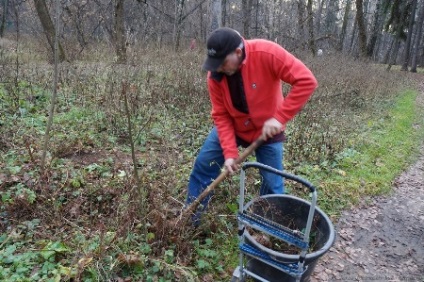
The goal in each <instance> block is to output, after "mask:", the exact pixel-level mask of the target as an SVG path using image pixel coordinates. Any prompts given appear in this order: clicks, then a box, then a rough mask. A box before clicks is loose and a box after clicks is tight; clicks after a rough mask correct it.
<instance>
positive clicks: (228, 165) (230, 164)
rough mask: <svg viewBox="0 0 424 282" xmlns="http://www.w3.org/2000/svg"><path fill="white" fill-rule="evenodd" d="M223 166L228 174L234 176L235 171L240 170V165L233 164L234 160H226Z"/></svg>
mask: <svg viewBox="0 0 424 282" xmlns="http://www.w3.org/2000/svg"><path fill="white" fill-rule="evenodd" d="M224 166H225V169H226V170H228V172H229V173H230V174H234V173H235V172H236V171H237V170H239V169H240V165H238V164H236V163H235V159H226V160H225V163H224Z"/></svg>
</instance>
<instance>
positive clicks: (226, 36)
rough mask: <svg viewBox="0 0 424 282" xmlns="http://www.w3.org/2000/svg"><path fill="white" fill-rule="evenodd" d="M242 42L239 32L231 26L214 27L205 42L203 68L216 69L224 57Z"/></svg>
mask: <svg viewBox="0 0 424 282" xmlns="http://www.w3.org/2000/svg"><path fill="white" fill-rule="evenodd" d="M242 42H243V39H242V37H241V35H240V33H238V32H237V31H235V30H234V29H232V28H228V27H222V28H218V29H215V30H214V31H213V32H212V33H211V35H210V36H209V38H208V41H207V43H206V48H207V49H208V57H207V58H206V61H205V63H204V64H203V69H204V70H208V71H216V70H217V69H218V68H219V66H220V65H221V64H222V63H223V62H224V60H225V57H227V55H228V54H230V53H231V52H233V51H234V50H236V49H237V47H239V46H240V44H241V43H242Z"/></svg>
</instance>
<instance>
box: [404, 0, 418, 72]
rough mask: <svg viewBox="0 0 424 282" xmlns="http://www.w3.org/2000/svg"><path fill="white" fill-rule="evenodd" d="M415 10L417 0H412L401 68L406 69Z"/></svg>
mask: <svg viewBox="0 0 424 282" xmlns="http://www.w3.org/2000/svg"><path fill="white" fill-rule="evenodd" d="M416 10H417V0H412V7H411V15H410V18H409V26H408V37H407V38H406V46H405V53H404V55H403V64H402V68H401V70H403V71H408V63H409V59H410V55H411V41H412V34H413V29H414V21H415V11H416Z"/></svg>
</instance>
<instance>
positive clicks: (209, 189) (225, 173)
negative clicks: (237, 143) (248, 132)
mask: <svg viewBox="0 0 424 282" xmlns="http://www.w3.org/2000/svg"><path fill="white" fill-rule="evenodd" d="M263 143H264V139H262V137H259V138H258V139H256V140H255V141H254V142H253V143H251V144H250V145H249V146H248V147H247V148H246V149H245V150H244V151H243V152H242V153H241V154H240V156H239V157H238V158H237V159H235V161H234V162H235V164H237V165H239V164H241V163H242V162H244V161H245V160H246V159H247V157H248V156H250V155H251V154H252V153H253V151H255V150H256V148H258V147H259V146H261V145H262V144H263ZM228 173H229V172H228V170H227V169H225V168H224V169H223V170H222V171H221V174H220V175H219V176H218V177H217V178H215V180H214V181H213V182H212V183H211V184H209V186H208V187H206V189H205V190H204V191H203V192H202V193H201V194H200V195H199V196H198V197H197V199H196V200H195V201H194V202H193V203H191V204H190V205H189V206H187V207H186V208H185V209H184V211H183V212H182V213H181V216H186V215H188V214H191V213H193V212H194V211H195V210H196V208H197V206H198V205H199V204H200V202H201V201H202V200H203V199H204V198H206V196H207V195H208V194H209V193H210V192H212V191H213V190H214V189H215V187H216V186H218V184H219V183H221V182H222V181H223V180H224V179H225V178H226V177H227V176H228Z"/></svg>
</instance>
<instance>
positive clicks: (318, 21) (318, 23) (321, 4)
mask: <svg viewBox="0 0 424 282" xmlns="http://www.w3.org/2000/svg"><path fill="white" fill-rule="evenodd" d="M318 1H319V5H318V11H317V14H316V17H317V19H316V30H315V31H316V33H317V34H320V32H321V18H322V10H323V7H324V1H325V0H318Z"/></svg>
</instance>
